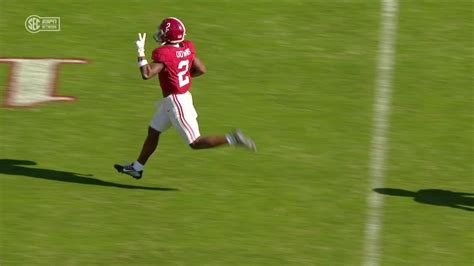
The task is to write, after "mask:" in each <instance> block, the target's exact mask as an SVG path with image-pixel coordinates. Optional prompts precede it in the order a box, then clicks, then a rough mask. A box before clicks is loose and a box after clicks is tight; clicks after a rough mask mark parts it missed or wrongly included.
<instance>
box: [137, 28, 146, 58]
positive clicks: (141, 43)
mask: <svg viewBox="0 0 474 266" xmlns="http://www.w3.org/2000/svg"><path fill="white" fill-rule="evenodd" d="M145 39H146V33H143V35H142V34H141V33H138V40H137V41H136V42H135V43H136V44H137V49H138V56H145Z"/></svg>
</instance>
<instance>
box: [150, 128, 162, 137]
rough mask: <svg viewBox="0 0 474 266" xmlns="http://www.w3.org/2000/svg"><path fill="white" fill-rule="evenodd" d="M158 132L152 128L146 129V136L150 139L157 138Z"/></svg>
mask: <svg viewBox="0 0 474 266" xmlns="http://www.w3.org/2000/svg"><path fill="white" fill-rule="evenodd" d="M160 133H161V132H160V131H158V130H156V129H154V128H152V127H148V136H150V137H159V136H160Z"/></svg>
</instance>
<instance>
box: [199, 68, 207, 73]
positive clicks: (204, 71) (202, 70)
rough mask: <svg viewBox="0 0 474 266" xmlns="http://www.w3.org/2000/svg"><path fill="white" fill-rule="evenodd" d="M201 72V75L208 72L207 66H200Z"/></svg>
mask: <svg viewBox="0 0 474 266" xmlns="http://www.w3.org/2000/svg"><path fill="white" fill-rule="evenodd" d="M199 72H201V75H203V74H206V72H207V67H205V66H202V67H200V68H199Z"/></svg>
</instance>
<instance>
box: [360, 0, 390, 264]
mask: <svg viewBox="0 0 474 266" xmlns="http://www.w3.org/2000/svg"><path fill="white" fill-rule="evenodd" d="M397 16H398V0H381V27H380V41H379V48H378V55H377V57H378V58H377V76H376V81H375V100H374V115H373V132H372V143H371V148H370V158H369V159H370V162H369V171H370V172H369V174H370V189H371V190H370V192H369V196H368V198H367V204H368V213H367V222H366V225H365V239H364V263H363V265H365V266H377V265H379V264H380V260H381V257H382V249H381V243H380V232H381V229H382V209H383V198H382V196H381V195H380V194H378V193H376V192H374V191H372V189H374V188H378V187H383V184H384V176H385V157H386V152H387V148H388V143H387V142H388V141H387V134H388V130H389V126H390V122H389V118H390V98H391V94H392V77H393V65H394V59H395V39H396V34H397Z"/></svg>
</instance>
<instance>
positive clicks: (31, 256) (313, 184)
mask: <svg viewBox="0 0 474 266" xmlns="http://www.w3.org/2000/svg"><path fill="white" fill-rule="evenodd" d="M29 15H39V16H59V17H61V31H60V32H40V33H37V34H32V33H29V32H27V31H26V30H25V26H24V21H25V18H26V17H28V16H29ZM166 16H176V17H179V18H181V19H182V20H183V22H184V23H185V24H186V26H187V29H188V35H187V37H188V39H190V40H192V41H194V42H195V46H196V49H197V55H198V56H199V57H200V58H201V59H202V61H203V62H204V63H205V64H206V65H207V67H208V70H209V71H208V73H207V74H206V75H204V76H203V77H199V78H196V79H194V84H193V88H192V93H193V96H194V102H195V105H196V108H197V110H198V112H199V122H200V128H201V133H203V134H220V133H226V132H228V131H230V130H232V129H233V128H235V127H239V128H241V129H242V130H243V131H244V132H246V133H247V134H248V135H250V136H251V137H252V138H253V139H254V140H255V142H256V143H257V146H258V152H257V153H251V152H248V151H245V150H241V149H234V148H219V149H214V150H206V151H193V150H191V149H189V148H188V147H187V146H186V145H185V144H184V143H183V141H182V140H181V138H180V137H179V136H178V134H177V133H176V132H175V131H174V130H170V131H168V132H166V133H165V134H163V135H162V138H161V142H160V145H159V149H158V151H157V152H156V154H155V155H154V156H153V157H152V158H151V159H150V161H149V163H148V164H147V166H146V169H145V175H144V178H143V179H142V180H140V181H137V180H132V179H131V178H129V177H128V176H125V175H119V174H117V173H116V172H115V170H114V169H113V167H112V165H113V164H114V163H123V162H128V161H132V160H134V159H135V158H136V156H137V153H138V152H139V149H140V147H141V145H142V141H143V139H144V137H145V134H146V127H147V125H148V122H149V120H150V118H151V116H152V114H153V112H154V110H155V107H154V103H155V101H157V100H158V99H160V95H161V93H160V90H159V87H158V82H157V81H156V80H152V81H142V80H141V78H140V75H139V72H138V69H137V65H136V48H135V44H134V41H135V39H136V37H137V33H138V32H147V33H148V39H147V43H146V50H147V55H148V56H149V55H150V52H151V50H152V48H153V47H154V45H156V44H155V43H154V41H153V40H152V38H151V35H152V33H153V32H154V31H155V30H156V25H157V24H158V23H159V21H160V20H161V19H162V18H163V17H166ZM473 25H474V22H473V4H472V2H471V1H469V0H454V1H448V0H425V1H411V0H410V1H408V0H401V1H400V12H399V19H398V31H397V44H396V65H395V72H394V80H393V98H392V104H391V110H392V112H391V116H390V121H389V123H390V129H389V134H388V136H387V137H388V139H389V148H388V151H387V156H388V158H387V162H386V166H387V169H386V172H385V185H384V187H382V188H379V190H378V192H377V191H372V190H371V189H370V187H369V168H368V165H369V153H370V147H371V146H370V142H371V137H372V127H373V123H372V117H373V102H374V86H375V78H376V74H377V73H376V58H377V47H378V43H379V30H380V2H379V1H376V0H335V1H330V0H315V1H311V0H273V1H270V0H261V1H250V0H242V1H228V0H226V1H211V0H207V1H171V0H168V1H93V0H86V1H57V0H50V1H43V0H38V1H30V2H29V3H28V5H25V4H24V3H20V2H18V1H6V0H2V1H0V57H42V58H44V57H53V58H83V59H86V60H88V62H89V63H88V64H84V65H63V66H61V68H60V77H59V83H58V91H59V93H60V94H63V95H73V96H76V97H78V99H77V101H73V102H54V103H45V104H42V105H40V106H37V107H34V108H0V214H1V216H0V265H2V266H3V265H5V266H7V265H361V264H362V262H363V261H364V257H365V256H366V254H364V249H363V247H364V228H365V224H366V222H367V196H368V195H369V193H380V194H383V195H384V196H383V199H384V205H383V211H382V213H381V215H382V231H381V232H380V234H381V235H380V237H381V243H380V245H381V252H382V259H381V264H382V265H472V264H473V263H474V256H473V250H474V231H473V228H474V227H473V226H474V219H473V218H474V216H473V212H472V210H473V207H474V206H473V194H472V193H474V180H473V170H474V169H473V159H474V158H473V136H474V130H473V122H474V121H473V59H474V58H473V39H472V36H473V32H474V27H473ZM8 73H9V65H7V64H0V84H2V85H1V86H0V96H1V97H2V101H3V100H4V97H5V94H6V92H5V89H6V84H7V80H8ZM460 193H468V194H460ZM469 193H470V195H469ZM460 206H462V207H463V208H460ZM469 207H470V208H469Z"/></svg>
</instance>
